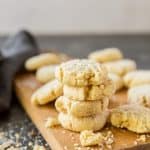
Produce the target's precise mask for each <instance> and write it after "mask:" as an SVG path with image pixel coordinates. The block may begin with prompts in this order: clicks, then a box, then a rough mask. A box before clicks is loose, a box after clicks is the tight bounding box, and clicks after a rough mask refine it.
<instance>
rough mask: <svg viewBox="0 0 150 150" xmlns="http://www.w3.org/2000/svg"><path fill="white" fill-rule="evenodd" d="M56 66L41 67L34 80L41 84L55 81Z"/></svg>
mask: <svg viewBox="0 0 150 150" xmlns="http://www.w3.org/2000/svg"><path fill="white" fill-rule="evenodd" d="M57 66H58V65H48V66H44V67H41V68H39V69H38V70H37V72H36V79H37V80H38V81H39V82H41V83H46V82H48V81H51V80H53V79H55V69H56V67H57Z"/></svg>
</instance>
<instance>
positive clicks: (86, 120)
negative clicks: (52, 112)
mask: <svg viewBox="0 0 150 150" xmlns="http://www.w3.org/2000/svg"><path fill="white" fill-rule="evenodd" d="M107 118H108V112H107V111H105V112H102V113H101V114H98V115H94V116H89V117H75V116H73V115H68V114H67V113H59V115H58V119H59V122H60V123H61V125H62V126H63V127H64V128H65V129H68V130H71V131H76V132H80V131H83V130H93V131H97V130H100V129H102V128H103V127H104V125H105V124H106V121H107Z"/></svg>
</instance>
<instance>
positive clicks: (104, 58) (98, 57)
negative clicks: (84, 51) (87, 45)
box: [88, 48, 123, 63]
mask: <svg viewBox="0 0 150 150" xmlns="http://www.w3.org/2000/svg"><path fill="white" fill-rule="evenodd" d="M88 58H89V59H92V60H95V61H97V62H101V63H104V62H109V61H114V60H119V59H122V58H123V54H122V53H121V51H120V50H119V49H118V48H106V49H103V50H97V51H95V52H92V53H90V54H89V56H88Z"/></svg>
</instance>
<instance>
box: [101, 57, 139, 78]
mask: <svg viewBox="0 0 150 150" xmlns="http://www.w3.org/2000/svg"><path fill="white" fill-rule="evenodd" d="M104 65H105V67H106V68H107V70H108V72H111V73H115V74H117V75H119V76H124V75H125V74H127V73H128V72H131V71H134V70H135V69H136V63H135V62H134V61H133V60H129V59H122V60H118V61H113V62H107V63H104Z"/></svg>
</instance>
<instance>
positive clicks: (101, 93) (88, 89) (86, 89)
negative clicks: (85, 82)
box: [63, 79, 115, 101]
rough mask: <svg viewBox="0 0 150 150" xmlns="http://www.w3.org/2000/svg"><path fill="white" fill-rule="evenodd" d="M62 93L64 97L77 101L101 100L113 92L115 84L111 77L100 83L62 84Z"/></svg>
mask: <svg viewBox="0 0 150 150" xmlns="http://www.w3.org/2000/svg"><path fill="white" fill-rule="evenodd" d="M63 93H64V95H65V96H66V97H68V98H70V99H73V100H78V101H84V100H90V101H93V100H101V99H103V98H105V97H110V96H112V95H113V94H114V93H115V85H114V83H113V81H112V80H111V79H108V80H105V81H104V83H101V85H91V86H81V87H75V86H69V85H64V88H63Z"/></svg>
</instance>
